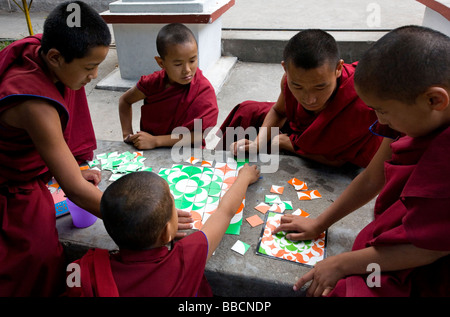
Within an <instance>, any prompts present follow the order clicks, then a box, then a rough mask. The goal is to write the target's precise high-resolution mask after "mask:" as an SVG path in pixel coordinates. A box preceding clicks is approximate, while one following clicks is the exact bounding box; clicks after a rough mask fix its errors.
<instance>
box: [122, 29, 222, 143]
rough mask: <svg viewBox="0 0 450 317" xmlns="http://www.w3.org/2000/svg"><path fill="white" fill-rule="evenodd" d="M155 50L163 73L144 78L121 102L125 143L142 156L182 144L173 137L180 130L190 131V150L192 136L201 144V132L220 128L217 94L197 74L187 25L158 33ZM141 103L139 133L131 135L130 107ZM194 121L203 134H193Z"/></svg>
mask: <svg viewBox="0 0 450 317" xmlns="http://www.w3.org/2000/svg"><path fill="white" fill-rule="evenodd" d="M156 47H157V50H158V54H159V56H156V57H155V59H156V61H157V63H158V65H159V66H160V67H161V68H162V70H160V71H157V72H155V73H153V74H150V75H147V76H142V77H141V79H140V80H139V81H138V83H137V84H136V86H135V87H133V88H131V89H129V90H128V91H127V92H126V93H125V94H123V95H122V97H121V98H120V100H119V115H120V122H121V125H122V133H123V138H124V141H125V142H127V143H131V144H133V145H134V146H135V147H136V148H138V149H141V150H144V149H153V148H157V147H167V146H169V147H170V146H173V145H174V144H175V143H177V142H179V141H180V139H181V138H182V137H179V136H178V135H174V138H172V137H171V133H172V131H173V130H174V129H175V128H177V127H184V128H186V129H187V130H189V131H191V134H190V137H191V139H192V140H188V144H189V143H192V142H194V137H195V136H194V132H198V133H197V136H196V138H197V139H196V140H202V141H203V132H204V131H205V130H206V129H207V128H210V127H213V126H215V125H216V123H217V116H218V113H219V109H218V107H217V100H216V95H215V91H214V88H213V87H212V85H211V84H210V82H209V81H208V79H206V77H204V76H203V74H202V71H201V70H200V69H198V68H197V67H198V50H197V41H196V40H195V37H194V34H192V32H191V30H189V28H187V27H186V26H184V25H183V24H179V23H173V24H169V25H166V26H165V27H163V28H162V29H161V30H160V32H159V33H158V36H157V39H156ZM142 99H144V104H143V106H142V107H141V120H140V126H141V127H140V129H141V131H139V132H137V133H133V128H132V105H133V103H135V102H137V101H139V100H142ZM195 119H199V120H201V121H200V123H201V130H200V131H194V120H195ZM198 143H200V142H198ZM203 145H204V141H203Z"/></svg>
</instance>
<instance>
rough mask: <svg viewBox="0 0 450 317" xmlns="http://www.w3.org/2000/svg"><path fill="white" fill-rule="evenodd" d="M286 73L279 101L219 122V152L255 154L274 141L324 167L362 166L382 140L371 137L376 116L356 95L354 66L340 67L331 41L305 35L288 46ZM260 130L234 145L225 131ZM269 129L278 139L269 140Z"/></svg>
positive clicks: (245, 108)
mask: <svg viewBox="0 0 450 317" xmlns="http://www.w3.org/2000/svg"><path fill="white" fill-rule="evenodd" d="M282 65H283V67H284V70H285V74H284V76H283V78H282V80H281V93H280V95H279V97H278V100H277V102H275V103H273V102H256V101H246V102H243V103H242V104H240V105H238V106H236V107H235V108H234V109H233V110H232V112H231V113H230V114H229V116H228V117H227V119H225V121H224V122H223V123H222V126H221V131H222V134H224V136H223V138H222V143H219V145H218V146H219V147H222V148H223V149H228V148H229V145H230V144H231V146H230V150H231V151H232V152H233V153H234V154H235V155H236V154H237V153H238V151H248V150H249V149H250V148H256V150H255V151H258V150H260V149H261V148H262V146H265V145H266V143H267V142H268V141H269V142H270V140H271V138H272V137H273V138H274V140H273V145H276V146H279V149H280V150H283V151H287V152H291V153H295V154H297V155H300V156H302V157H305V158H309V159H312V160H315V161H318V162H320V163H324V164H327V165H334V166H339V165H342V164H344V163H346V162H350V163H353V164H355V165H358V166H361V167H366V166H367V164H368V163H369V162H370V159H371V158H372V156H373V155H374V154H375V152H376V151H377V149H378V147H379V145H380V143H381V138H380V137H378V136H375V135H373V134H371V133H370V132H369V127H370V126H371V125H372V124H373V123H374V121H375V120H376V115H375V113H374V112H373V110H372V109H369V108H368V107H367V106H366V105H365V104H364V102H363V101H362V100H361V99H360V98H359V97H358V96H357V94H356V92H355V89H354V87H353V74H354V72H355V68H356V65H357V63H354V64H351V65H350V64H344V62H343V60H341V59H340V58H339V50H338V47H337V44H336V41H335V40H334V38H333V37H332V36H331V35H329V34H328V33H326V32H324V31H321V30H306V31H302V32H299V33H298V34H297V35H295V36H294V37H293V38H292V39H291V40H290V41H289V42H288V44H287V45H286V48H285V51H284V61H283V62H282ZM239 126H240V127H242V128H244V129H246V128H248V127H256V128H259V127H261V128H260V129H259V134H258V136H257V138H256V140H246V139H242V140H238V142H235V143H232V142H234V137H233V135H231V136H230V135H229V134H227V129H226V128H227V127H239ZM270 127H279V128H280V129H281V132H282V133H281V134H280V135H277V136H272V135H271V134H270Z"/></svg>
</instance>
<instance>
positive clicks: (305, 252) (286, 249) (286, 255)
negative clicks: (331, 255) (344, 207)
mask: <svg viewBox="0 0 450 317" xmlns="http://www.w3.org/2000/svg"><path fill="white" fill-rule="evenodd" d="M282 216H283V214H282V213H278V212H273V211H268V212H267V213H266V217H265V224H264V227H263V229H262V231H261V237H260V239H259V242H258V246H257V249H256V253H257V254H259V255H264V256H268V257H272V258H275V259H280V260H286V261H291V262H294V263H298V264H301V265H306V266H310V267H312V266H314V265H315V264H316V263H317V262H319V261H321V260H323V258H324V257H325V251H326V232H323V233H322V234H321V235H320V236H319V238H317V239H315V240H305V241H291V240H289V239H286V232H279V233H277V234H275V235H273V234H272V232H273V231H274V230H275V228H277V227H278V226H279V225H280V221H281V217H282Z"/></svg>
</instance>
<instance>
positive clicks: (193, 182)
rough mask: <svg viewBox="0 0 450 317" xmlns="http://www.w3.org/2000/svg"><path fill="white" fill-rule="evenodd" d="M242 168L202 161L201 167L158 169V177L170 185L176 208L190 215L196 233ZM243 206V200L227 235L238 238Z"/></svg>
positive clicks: (175, 165) (234, 162)
mask: <svg viewBox="0 0 450 317" xmlns="http://www.w3.org/2000/svg"><path fill="white" fill-rule="evenodd" d="M190 162H192V160H191V161H190ZM241 165H243V164H239V163H237V162H236V161H234V160H230V161H227V162H226V163H225V162H215V163H213V162H206V161H203V162H202V163H201V165H185V164H174V165H172V167H170V168H161V170H160V171H159V172H158V175H159V176H161V177H162V178H163V179H165V180H166V181H167V183H168V184H169V188H170V192H171V194H172V195H173V198H174V201H175V207H176V208H177V209H180V210H184V211H189V212H191V213H192V217H193V218H194V225H193V226H194V229H197V230H199V229H201V228H202V226H203V224H204V223H205V222H206V220H207V219H208V217H209V216H210V215H211V214H212V213H214V212H215V211H216V210H217V207H218V205H219V202H220V199H221V198H222V197H223V195H224V194H225V193H226V192H227V190H228V189H229V188H230V187H231V185H232V184H233V183H234V181H235V180H236V177H237V173H238V169H239V167H240V166H241ZM244 206H245V198H244V200H243V201H242V203H241V206H240V207H239V209H238V210H237V211H236V214H235V216H234V217H233V218H232V219H231V222H230V225H229V227H228V229H227V231H226V233H227V234H236V235H238V234H240V228H241V225H242V213H243V209H244Z"/></svg>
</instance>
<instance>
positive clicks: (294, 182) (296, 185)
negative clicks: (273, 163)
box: [288, 177, 308, 191]
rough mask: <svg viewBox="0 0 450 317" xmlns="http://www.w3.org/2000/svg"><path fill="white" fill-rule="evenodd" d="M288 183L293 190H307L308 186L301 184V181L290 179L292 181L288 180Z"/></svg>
mask: <svg viewBox="0 0 450 317" xmlns="http://www.w3.org/2000/svg"><path fill="white" fill-rule="evenodd" d="M288 183H289V184H291V185H292V186H294V189H295V190H297V191H298V190H307V189H308V185H307V184H306V183H305V182H303V181H301V180H299V179H297V178H295V177H294V178H292V179H290V180H288Z"/></svg>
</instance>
